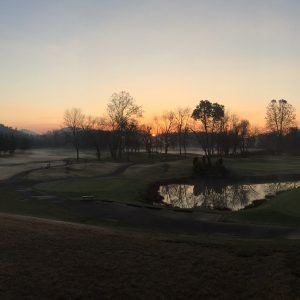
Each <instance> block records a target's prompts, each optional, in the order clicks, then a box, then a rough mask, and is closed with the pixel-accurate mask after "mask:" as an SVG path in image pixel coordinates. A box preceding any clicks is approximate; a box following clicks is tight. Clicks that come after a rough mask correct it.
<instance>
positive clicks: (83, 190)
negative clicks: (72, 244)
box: [35, 160, 192, 203]
mask: <svg viewBox="0 0 300 300" xmlns="http://www.w3.org/2000/svg"><path fill="white" fill-rule="evenodd" d="M187 163H191V162H190V161H186V160H182V161H171V162H168V163H156V164H142V165H134V166H132V167H131V168H129V169H128V170H127V171H126V172H125V173H124V174H122V175H120V176H114V177H101V178H80V179H67V180H59V181H51V182H45V183H40V184H37V185H36V186H35V188H36V189H38V190H42V191H46V192H50V193H53V194H55V195H59V196H63V197H67V198H78V197H80V196H83V195H93V196H95V197H97V198H99V199H103V200H114V201H119V202H133V203H136V202H143V201H144V199H145V197H146V193H147V189H148V188H149V186H150V185H151V184H153V183H155V182H156V181H158V180H166V179H171V178H182V177H188V176H191V175H192V170H191V168H187Z"/></svg>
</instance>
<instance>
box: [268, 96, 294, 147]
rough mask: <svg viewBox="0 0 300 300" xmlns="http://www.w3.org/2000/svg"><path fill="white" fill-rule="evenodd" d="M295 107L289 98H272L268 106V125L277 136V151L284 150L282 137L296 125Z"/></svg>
mask: <svg viewBox="0 0 300 300" xmlns="http://www.w3.org/2000/svg"><path fill="white" fill-rule="evenodd" d="M295 119H296V114H295V108H294V107H293V106H292V105H291V104H290V103H288V102H287V100H284V99H281V100H278V101H277V100H272V101H271V102H270V103H269V105H268V107H267V114H266V126H267V128H268V129H269V130H270V131H271V132H272V133H274V134H275V135H276V136H277V151H279V152H281V151H282V137H283V135H284V134H286V133H287V132H288V130H289V128H290V127H293V126H294V125H295Z"/></svg>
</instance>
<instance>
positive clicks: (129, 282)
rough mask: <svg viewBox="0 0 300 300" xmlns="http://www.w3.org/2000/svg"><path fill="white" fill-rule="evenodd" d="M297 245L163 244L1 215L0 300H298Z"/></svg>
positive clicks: (299, 269)
mask: <svg viewBox="0 0 300 300" xmlns="http://www.w3.org/2000/svg"><path fill="white" fill-rule="evenodd" d="M297 246H299V245H298V244H288V245H287V244H285V243H283V244H282V243H281V242H280V243H279V244H277V242H276V243H275V242H266V241H261V242H253V241H252V242H241V243H237V242H221V243H211V242H208V241H206V240H203V239H202V240H200V241H198V242H191V241H188V242H187V241H185V242H178V240H177V241H174V240H168V241H166V240H165V241H164V240H161V239H158V238H156V237H151V236H149V234H147V235H143V234H129V233H115V232H113V231H111V230H106V229H97V228H93V227H84V226H82V225H70V224H64V223H55V222H52V221H41V220H36V219H30V218H23V217H22V218H19V217H11V216H5V215H1V220H0V253H1V256H0V296H1V299H5V298H9V299H12V298H14V299H24V298H35V299H41V298H42V299H58V298H59V299H79V298H80V299H82V298H85V299H107V298H122V299H132V298H134V299H156V298H158V299H164V298H166V299H170V298H171V299H173V298H174V299H175V298H177V299H180V298H181V299H183V298H194V299H199V298H202V299H211V298H222V299H262V298H264V299H296V298H297V296H298V297H299V286H300V285H299V283H300V282H299V276H300V266H299V260H298V258H299V254H300V250H299V247H297Z"/></svg>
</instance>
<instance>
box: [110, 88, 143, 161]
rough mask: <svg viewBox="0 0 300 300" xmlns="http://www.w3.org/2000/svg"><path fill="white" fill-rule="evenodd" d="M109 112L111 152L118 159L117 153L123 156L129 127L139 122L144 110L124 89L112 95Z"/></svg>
mask: <svg viewBox="0 0 300 300" xmlns="http://www.w3.org/2000/svg"><path fill="white" fill-rule="evenodd" d="M107 112H108V116H109V120H110V127H111V132H112V139H111V153H112V156H113V158H115V159H116V158H117V153H118V155H119V157H121V156H122V152H123V150H124V142H125V133H126V130H127V127H128V126H129V125H130V124H135V123H137V119H138V118H140V117H142V115H143V110H142V107H141V106H139V105H137V104H136V103H135V100H134V98H133V97H132V96H131V95H130V94H129V93H128V92H125V91H122V92H120V93H114V94H113V95H112V96H111V99H110V102H109V103H108V105H107Z"/></svg>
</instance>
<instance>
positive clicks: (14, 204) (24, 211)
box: [0, 185, 80, 222]
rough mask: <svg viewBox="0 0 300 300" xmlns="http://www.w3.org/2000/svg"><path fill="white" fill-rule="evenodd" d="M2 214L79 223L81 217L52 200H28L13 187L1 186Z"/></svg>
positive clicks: (0, 202)
mask: <svg viewBox="0 0 300 300" xmlns="http://www.w3.org/2000/svg"><path fill="white" fill-rule="evenodd" d="M0 212H2V213H9V214H18V215H27V216H35V217H42V218H50V219H57V220H68V221H74V222H75V221H78V220H80V216H77V215H75V214H73V213H71V212H70V210H68V209H67V208H64V207H62V206H59V205H57V204H56V203H54V202H53V201H51V200H47V201H45V200H38V199H28V198H26V196H24V195H23V194H22V193H21V192H17V191H15V190H14V189H13V187H11V186H3V185H1V186H0Z"/></svg>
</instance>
